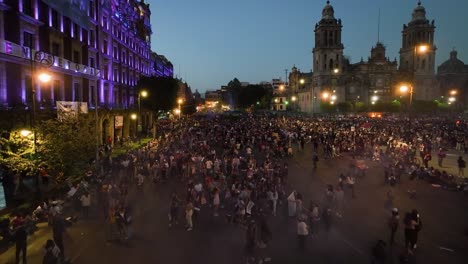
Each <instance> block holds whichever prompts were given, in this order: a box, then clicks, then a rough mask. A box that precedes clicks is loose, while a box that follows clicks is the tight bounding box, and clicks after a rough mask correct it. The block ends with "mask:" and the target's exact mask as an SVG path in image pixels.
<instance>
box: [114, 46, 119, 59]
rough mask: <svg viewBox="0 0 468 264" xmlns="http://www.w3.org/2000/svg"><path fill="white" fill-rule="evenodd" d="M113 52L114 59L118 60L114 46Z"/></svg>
mask: <svg viewBox="0 0 468 264" xmlns="http://www.w3.org/2000/svg"><path fill="white" fill-rule="evenodd" d="M113 51H114V59H116V60H118V58H117V56H118V53H117V47H116V46H114V49H113Z"/></svg>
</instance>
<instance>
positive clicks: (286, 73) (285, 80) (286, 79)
mask: <svg viewBox="0 0 468 264" xmlns="http://www.w3.org/2000/svg"><path fill="white" fill-rule="evenodd" d="M284 73H285V75H284V76H285V77H286V78H284V85H287V83H288V69H285V70H284Z"/></svg>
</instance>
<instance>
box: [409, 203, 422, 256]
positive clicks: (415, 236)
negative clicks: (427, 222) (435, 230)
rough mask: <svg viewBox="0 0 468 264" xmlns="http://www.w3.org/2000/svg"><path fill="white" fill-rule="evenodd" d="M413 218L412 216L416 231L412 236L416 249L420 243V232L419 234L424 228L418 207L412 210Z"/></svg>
mask: <svg viewBox="0 0 468 264" xmlns="http://www.w3.org/2000/svg"><path fill="white" fill-rule="evenodd" d="M411 218H412V224H413V226H414V232H413V236H412V241H411V243H412V245H413V249H416V248H417V246H418V245H417V244H418V234H419V231H421V229H422V221H421V217H420V215H419V212H418V211H417V210H416V209H413V211H412V212H411Z"/></svg>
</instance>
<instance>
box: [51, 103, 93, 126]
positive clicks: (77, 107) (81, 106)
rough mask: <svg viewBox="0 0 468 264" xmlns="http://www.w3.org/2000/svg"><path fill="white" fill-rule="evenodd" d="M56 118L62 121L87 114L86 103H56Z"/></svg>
mask: <svg viewBox="0 0 468 264" xmlns="http://www.w3.org/2000/svg"><path fill="white" fill-rule="evenodd" d="M56 103H57V118H58V120H60V121H63V120H64V119H70V118H77V117H78V113H81V114H87V113H88V103H86V102H68V101H57V102H56Z"/></svg>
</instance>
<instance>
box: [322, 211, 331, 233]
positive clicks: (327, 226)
mask: <svg viewBox="0 0 468 264" xmlns="http://www.w3.org/2000/svg"><path fill="white" fill-rule="evenodd" d="M322 219H323V224H324V225H325V230H326V231H327V232H329V231H330V229H331V225H332V220H333V213H332V210H331V209H330V208H325V210H323V216H322Z"/></svg>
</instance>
